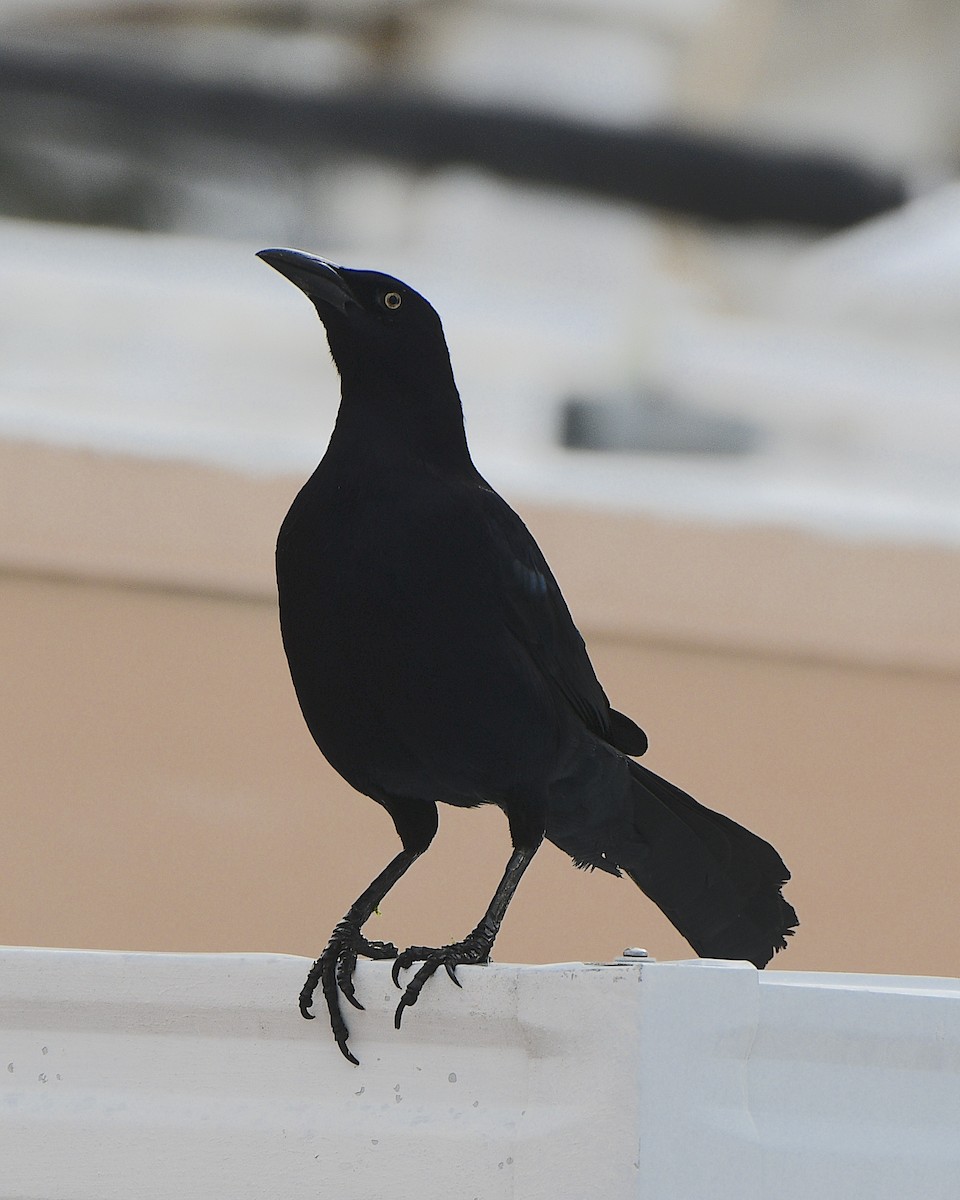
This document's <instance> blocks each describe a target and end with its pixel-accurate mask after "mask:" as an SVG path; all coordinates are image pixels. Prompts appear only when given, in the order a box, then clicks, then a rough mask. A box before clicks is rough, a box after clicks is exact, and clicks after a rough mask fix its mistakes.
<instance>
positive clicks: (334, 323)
mask: <svg viewBox="0 0 960 1200" xmlns="http://www.w3.org/2000/svg"><path fill="white" fill-rule="evenodd" d="M260 257H261V258H263V259H264V260H265V261H266V262H268V263H269V264H270V265H271V266H273V267H275V268H276V269H277V270H278V271H280V272H281V273H282V274H284V275H285V276H286V277H287V278H288V279H290V280H291V281H292V282H294V283H295V284H296V285H297V286H298V287H300V288H301V289H302V290H303V291H304V292H305V293H306V294H307V296H308V297H309V298H310V299H311V300H312V301H313V303H314V305H315V306H316V309H317V312H318V313H319V315H320V318H321V320H322V321H323V323H324V326H325V327H326V331H327V338H328V341H329V343H330V349H331V352H332V354H333V358H334V361H335V363H336V366H337V369H338V370H339V373H340V377H341V385H342V399H341V405H340V411H339V414H338V417H337V422H336V426H335V428H334V431H333V434H332V436H331V438H330V444H329V446H328V448H327V452H326V454H325V455H324V458H323V460H322V462H321V463H320V465H319V466H318V467H317V469H316V471H315V472H314V474H313V475H312V476H311V478H310V479H309V481H308V482H307V483H306V484H305V485H304V487H303V489H302V490H301V492H300V494H299V495H298V496H297V498H296V500H295V501H294V503H293V505H292V507H291V508H290V511H289V513H288V514H287V517H286V519H285V520H284V522H283V526H282V528H281V530H280V536H279V539H278V542H277V581H278V587H279V595H280V624H281V630H282V634H283V642H284V647H285V650H286V654H287V659H288V662H289V665H290V672H291V675H292V677H293V683H294V686H295V688H296V692H297V697H298V699H299V701H300V707H301V709H302V711H303V715H304V718H305V719H306V722H307V725H308V726H309V728H310V732H311V733H312V734H313V737H314V739H315V740H316V742H317V745H318V746H319V747H320V749H321V750H322V751H323V753H324V755H325V756H326V758H327V759H328V760H329V762H330V763H331V765H332V766H333V767H334V768H335V769H336V770H337V771H338V772H339V773H340V774H341V775H342V776H343V777H344V779H346V780H347V781H348V782H349V783H351V784H352V785H353V786H354V787H355V788H356V789H357V790H358V791H360V792H363V793H364V794H366V795H367V796H370V797H371V798H372V799H373V800H375V801H376V802H377V803H378V804H381V805H382V806H383V807H384V808H385V809H386V810H387V812H388V813H389V814H390V816H391V817H392V819H393V821H394V824H395V826H396V829H397V833H398V834H399V836H400V840H401V842H402V846H403V849H402V850H401V852H400V853H399V854H398V855H397V856H396V857H395V858H394V859H393V860H392V861H391V862H390V863H389V864H388V866H387V867H386V868H385V869H384V871H383V872H382V873H381V874H380V875H379V876H378V877H377V878H376V879H375V880H374V881H373V883H371V885H370V886H369V887H368V888H367V890H366V891H365V892H364V893H363V895H362V896H360V897H359V899H358V900H357V901H356V902H355V903H354V905H353V906H352V907H351V909H350V910H349V912H348V913H347V915H346V916H345V917H344V919H343V921H341V922H340V924H339V925H338V926H337V928H336V929H335V930H334V933H333V936H332V938H331V940H330V942H329V944H328V945H327V947H326V949H325V950H324V952H323V954H322V955H321V956H320V958H319V959H318V960H317V962H316V963H315V964H314V967H313V969H312V970H311V972H310V975H309V977H308V979H307V982H306V984H305V985H304V989H303V992H302V994H301V998H300V1004H301V1011H302V1012H303V1013H304V1015H305V1016H309V1015H310V1013H309V1011H308V1010H309V1008H310V1006H311V1004H312V999H313V993H314V990H315V988H316V985H317V983H319V984H320V985H321V987H322V990H323V994H324V997H325V1000H326V1003H327V1007H328V1010H329V1013H330V1019H331V1023H332V1026H333V1031H334V1035H335V1037H336V1040H337V1044H338V1045H339V1047H340V1049H341V1050H342V1052H343V1053H344V1054H345V1055H346V1057H347V1058H349V1059H350V1060H351V1061H354V1062H355V1061H356V1060H355V1059H354V1057H353V1055H352V1054H351V1053H350V1051H349V1049H348V1047H347V1028H346V1024H345V1022H344V1020H343V1016H342V1013H341V1010H340V995H341V994H342V995H343V996H345V997H346V998H347V1000H348V1001H350V1002H351V1003H352V1004H354V1005H356V1006H357V1007H360V1005H359V1003H358V1001H357V999H356V996H355V993H354V988H353V982H352V975H353V969H354V966H355V964H356V959H357V956H358V955H365V956H369V957H373V958H393V959H395V962H394V979H395V981H397V980H399V974H400V972H401V971H402V970H404V969H406V968H408V967H411V966H413V965H414V964H416V963H419V964H420V966H419V967H418V969H417V971H416V972H415V973H414V975H413V976H412V978H411V979H410V981H409V983H408V984H407V986H406V988H405V989H404V991H403V995H402V997H401V1000H400V1004H399V1007H398V1009H397V1018H396V1020H397V1024H398V1025H399V1022H400V1016H401V1014H402V1012H403V1009H404V1008H405V1007H406V1006H409V1005H411V1004H413V1003H415V1001H416V999H417V996H418V995H419V993H420V990H421V988H422V987H423V985H424V983H425V982H426V980H427V979H428V978H429V977H430V976H431V975H432V974H433V973H434V972H435V971H436V970H437V969H438V968H439V967H440V966H443V967H444V968H445V969H446V971H447V973H448V974H449V975H450V977H451V978H452V979H454V981H456V974H455V968H456V967H457V966H459V965H461V964H466V963H479V962H485V961H487V959H488V958H489V954H490V949H491V947H492V945H493V941H494V938H495V937H496V934H497V932H498V930H499V928H500V923H501V921H502V919H503V916H504V913H505V911H506V908H507V905H508V904H509V902H510V899H511V897H512V895H513V892H514V890H515V888H516V886H517V883H518V882H519V879H520V877H521V875H522V874H523V871H524V870H525V868H526V866H527V865H528V863H529V862H530V860H531V859H532V857H533V855H534V854H535V852H536V850H537V848H538V846H539V845H540V843H541V841H542V839H543V838H544V837H547V838H548V839H549V840H550V841H552V842H553V843H554V844H555V845H557V846H559V847H560V848H561V849H562V850H564V851H566V853H568V854H569V855H570V856H571V857H572V858H573V860H574V862H576V863H577V865H578V866H591V867H597V868H600V869H601V870H604V871H609V872H612V873H613V874H620V873H621V872H624V873H626V874H627V875H628V876H629V877H630V878H631V879H633V880H634V881H635V882H636V884H637V885H638V886H639V887H640V888H641V889H642V890H643V891H644V892H645V893H646V895H648V896H649V897H650V899H651V900H653V901H654V903H656V904H657V905H658V906H659V907H660V908H661V909H662V910H663V912H664V913H665V914H666V916H667V917H668V918H669V919H670V920H671V921H672V922H673V924H674V925H675V926H676V927H677V929H678V930H679V931H680V933H682V934H683V936H684V937H685V938H686V939H687V940H688V941H689V942H690V944H691V946H693V948H694V950H696V952H697V953H698V954H700V955H704V956H708V957H717V958H735V959H747V960H749V961H751V962H753V963H755V964H756V965H757V966H758V967H763V966H764V965H765V964H766V963H767V962H769V960H770V958H771V957H772V956H773V954H774V953H775V952H776V951H777V950H780V949H782V948H784V947H785V945H786V941H785V937H786V935H788V934H789V933H791V932H792V930H793V928H794V927H795V925H796V923H797V918H796V914H795V912H794V910H793V908H792V907H791V906H790V905H789V904H788V903H787V902H786V901H785V900H784V899H783V896H782V894H781V891H780V889H781V886H782V885H783V884H784V883H785V882H786V881H787V880H788V879H789V872H788V871H787V869H786V867H785V866H784V864H783V862H782V860H781V859H780V856H779V855H778V854H777V852H776V851H775V850H774V849H773V847H772V846H770V845H769V844H768V843H767V842H765V841H763V840H762V839H761V838H759V837H757V836H756V835H755V834H752V833H750V832H749V831H748V830H746V829H744V828H742V827H741V826H740V825H737V824H736V823H735V822H734V821H732V820H730V819H729V818H727V817H724V816H722V815H721V814H719V813H714V812H711V811H710V810H709V809H707V808H704V807H703V806H702V805H700V804H698V803H697V802H696V801H695V800H693V799H692V798H691V797H690V796H688V795H687V794H686V793H685V792H683V791H681V790H680V789H679V788H677V787H675V786H674V785H673V784H671V783H668V782H667V781H666V780H664V779H661V778H660V777H659V776H657V775H655V774H654V773H653V772H652V771H650V770H648V769H647V768H646V767H644V766H641V765H640V764H639V763H637V762H634V761H633V759H632V758H631V757H628V756H636V755H641V754H643V752H644V751H645V750H646V747H647V739H646V736H645V734H644V733H643V731H642V730H641V729H640V728H639V727H638V726H637V725H635V724H634V722H633V721H632V720H630V718H629V717H626V716H624V715H623V714H622V713H619V712H617V711H616V710H614V709H612V708H611V706H610V703H609V701H608V700H607V697H606V695H605V694H604V692H603V689H602V687H601V686H600V683H599V682H598V680H597V677H596V675H595V674H594V671H593V668H592V666H591V664H590V660H589V658H588V657H587V652H586V648H585V646H584V643H583V639H582V638H581V637H580V634H579V633H578V632H577V629H576V626H575V625H574V623H573V620H572V618H571V616H570V613H569V611H568V609H567V606H566V604H565V602H564V599H563V596H562V595H561V592H560V589H559V587H558V585H557V582H556V580H555V579H554V577H553V574H552V572H551V571H550V568H549V566H548V565H547V563H546V560H545V559H544V557H543V555H542V554H541V552H540V549H539V547H538V546H537V544H536V542H535V541H534V539H533V537H532V536H531V535H530V533H529V531H528V530H527V529H526V527H525V526H524V524H523V522H522V521H521V520H520V518H519V517H518V516H517V514H516V513H515V512H513V510H512V509H511V508H510V507H509V506H508V505H507V504H506V503H505V501H504V500H502V499H501V497H500V496H498V495H497V493H496V492H495V491H493V489H492V488H491V487H490V486H489V484H487V483H486V482H485V480H484V479H483V478H482V477H481V475H480V474H479V473H478V471H477V470H476V468H475V467H474V465H473V463H472V461H471V458H470V454H469V451H468V449H467V442H466V437H465V435H464V428H463V416H462V410H461V406H460V397H459V394H458V392H457V388H456V384H455V382H454V377H453V371H452V369H451V366H450V358H449V354H448V352H447V346H446V341H445V339H444V336H443V330H442V328H441V324H440V319H439V317H438V316H437V314H436V313H435V312H434V310H433V308H432V307H431V306H430V305H429V304H428V303H427V301H426V300H424V299H423V297H422V296H420V295H418V293H417V292H415V291H414V290H413V289H412V288H410V287H408V286H407V285H406V284H404V283H401V282H400V281H399V280H397V279H393V278H391V277H390V276H388V275H383V274H380V273H377V272H372V271H355V270H347V269H345V268H342V267H335V266H333V265H332V264H330V263H327V262H325V261H324V260H322V259H319V258H315V257H313V256H312V255H308V254H304V253H301V252H300V251H295V250H264V251H262V252H261V254H260ZM437 801H441V802H443V803H446V804H454V805H458V806H464V807H473V806H476V805H480V804H495V805H497V806H498V807H499V808H501V809H502V810H503V812H504V813H505V815H506V817H507V820H508V822H509V828H510V836H511V840H512V843H513V853H512V855H511V857H510V860H509V862H508V864H507V868H506V871H505V873H504V876H503V879H502V880H501V882H500V885H499V886H498V888H497V890H496V892H495V894H494V897H493V899H492V901H491V903H490V906H489V907H488V909H487V912H486V913H485V914H484V916H483V917H482V918H481V920H480V922H479V924H478V925H477V927H476V928H475V929H474V930H473V931H472V932H471V933H469V934H468V935H467V936H466V937H465V938H464V939H463V941H461V942H458V943H455V944H453V945H451V946H444V947H436V948H433V947H422V946H419V947H410V948H409V949H408V950H406V951H404V952H403V953H401V954H398V952H397V950H396V948H395V947H394V946H392V945H390V944H389V943H382V942H369V941H367V940H366V939H365V938H364V937H363V934H362V932H361V927H362V926H363V924H364V922H365V921H366V920H367V918H368V917H369V916H370V915H371V913H372V912H373V910H374V908H375V907H376V906H377V905H378V904H379V902H380V901H381V900H382V899H383V897H384V896H385V895H386V893H387V891H388V890H389V889H390V888H391V887H392V886H393V884H394V883H396V881H397V880H398V879H399V878H400V876H401V875H402V874H403V873H404V872H405V871H406V870H407V868H408V867H409V866H410V865H411V863H412V862H413V861H414V860H415V859H416V858H417V857H418V856H419V855H420V854H422V853H423V851H424V850H426V848H427V847H428V846H429V844H430V842H431V840H432V838H433V835H434V833H435V832H436V828H437Z"/></svg>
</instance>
